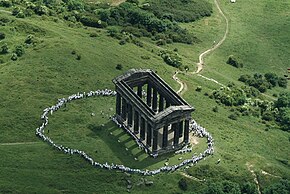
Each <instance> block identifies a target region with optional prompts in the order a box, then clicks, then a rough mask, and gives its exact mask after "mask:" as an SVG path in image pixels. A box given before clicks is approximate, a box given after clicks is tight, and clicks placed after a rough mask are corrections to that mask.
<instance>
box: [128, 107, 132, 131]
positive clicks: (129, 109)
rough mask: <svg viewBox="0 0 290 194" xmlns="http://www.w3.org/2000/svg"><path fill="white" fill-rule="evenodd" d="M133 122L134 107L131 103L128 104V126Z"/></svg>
mask: <svg viewBox="0 0 290 194" xmlns="http://www.w3.org/2000/svg"><path fill="white" fill-rule="evenodd" d="M132 123H133V107H132V105H131V104H128V126H129V128H131V127H132Z"/></svg>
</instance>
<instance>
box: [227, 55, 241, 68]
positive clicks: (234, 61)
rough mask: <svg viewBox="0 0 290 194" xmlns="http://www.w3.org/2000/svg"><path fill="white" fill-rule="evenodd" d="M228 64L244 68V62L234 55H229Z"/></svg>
mask: <svg viewBox="0 0 290 194" xmlns="http://www.w3.org/2000/svg"><path fill="white" fill-rule="evenodd" d="M227 64H229V65H231V66H234V67H236V68H242V67H244V64H243V63H241V62H239V61H238V59H237V58H235V57H234V56H233V55H231V56H229V58H228V60H227Z"/></svg>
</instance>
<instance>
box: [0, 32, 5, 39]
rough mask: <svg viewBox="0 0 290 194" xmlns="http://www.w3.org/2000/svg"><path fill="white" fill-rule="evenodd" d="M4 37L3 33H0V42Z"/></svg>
mask: <svg viewBox="0 0 290 194" xmlns="http://www.w3.org/2000/svg"><path fill="white" fill-rule="evenodd" d="M5 37H6V35H5V33H4V32H0V40H3V39H5Z"/></svg>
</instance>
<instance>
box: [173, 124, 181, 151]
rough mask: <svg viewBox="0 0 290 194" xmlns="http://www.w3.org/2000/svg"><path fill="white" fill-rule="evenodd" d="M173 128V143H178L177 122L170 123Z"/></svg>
mask: <svg viewBox="0 0 290 194" xmlns="http://www.w3.org/2000/svg"><path fill="white" fill-rule="evenodd" d="M172 127H173V130H174V137H173V145H174V146H176V145H178V142H179V124H178V123H173V124H172Z"/></svg>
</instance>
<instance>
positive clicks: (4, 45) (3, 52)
mask: <svg viewBox="0 0 290 194" xmlns="http://www.w3.org/2000/svg"><path fill="white" fill-rule="evenodd" d="M8 50H9V49H8V45H7V44H6V43H5V44H3V45H2V46H1V54H6V53H8V52H9V51H8Z"/></svg>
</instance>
